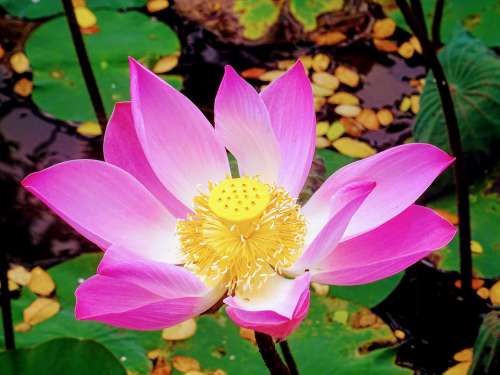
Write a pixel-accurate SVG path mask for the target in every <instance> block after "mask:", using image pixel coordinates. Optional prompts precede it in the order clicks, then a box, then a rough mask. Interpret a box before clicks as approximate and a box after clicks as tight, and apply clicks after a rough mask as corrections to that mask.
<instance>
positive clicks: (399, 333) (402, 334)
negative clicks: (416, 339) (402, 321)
mask: <svg viewBox="0 0 500 375" xmlns="http://www.w3.org/2000/svg"><path fill="white" fill-rule="evenodd" d="M394 336H396V338H398V339H400V340H404V339H405V337H406V333H405V331H402V330H400V329H397V330H395V331H394Z"/></svg>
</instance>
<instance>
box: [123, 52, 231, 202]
mask: <svg viewBox="0 0 500 375" xmlns="http://www.w3.org/2000/svg"><path fill="white" fill-rule="evenodd" d="M130 80H131V82H130V90H131V96H132V114H133V117H134V123H135V127H136V131H137V136H138V138H139V141H140V142H141V144H142V148H143V150H144V153H145V155H146V158H147V159H148V161H149V164H150V165H151V167H152V168H153V170H154V172H155V174H156V176H158V178H159V179H160V181H161V182H162V183H163V185H164V186H165V187H166V188H167V190H168V191H170V192H171V193H172V194H174V195H175V196H176V197H177V199H179V201H181V202H182V203H184V204H185V205H186V206H187V207H192V204H193V202H192V200H193V197H194V196H196V195H198V194H199V192H198V190H197V188H198V187H200V188H202V189H206V188H207V183H208V181H209V180H211V181H213V182H218V181H220V180H222V179H224V178H225V176H226V175H228V174H230V171H229V163H228V160H227V154H226V150H225V149H224V146H223V145H222V144H221V143H219V142H218V140H217V139H216V137H215V132H214V129H213V127H212V125H210V123H209V122H208V120H207V119H206V118H205V116H203V114H202V113H201V112H200V110H199V109H198V108H196V107H195V106H194V104H193V103H191V101H190V100H189V99H188V98H186V97H185V96H184V95H182V94H181V93H180V92H179V91H177V90H176V89H174V88H173V87H172V86H170V85H169V84H167V83H166V82H164V81H163V80H162V79H161V78H159V77H157V76H156V75H155V74H154V73H152V72H150V71H149V70H147V69H146V68H144V67H143V66H142V65H140V64H139V63H138V62H136V61H135V60H133V59H132V58H131V59H130Z"/></svg>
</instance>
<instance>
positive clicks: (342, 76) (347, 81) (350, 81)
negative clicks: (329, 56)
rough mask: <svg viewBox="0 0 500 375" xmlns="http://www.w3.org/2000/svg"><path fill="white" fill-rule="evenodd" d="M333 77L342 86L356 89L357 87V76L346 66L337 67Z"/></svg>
mask: <svg viewBox="0 0 500 375" xmlns="http://www.w3.org/2000/svg"><path fill="white" fill-rule="evenodd" d="M335 76H336V77H337V78H338V79H339V81H340V82H341V83H343V84H344V85H347V86H350V87H356V86H358V85H359V80H360V78H359V74H358V73H357V72H356V71H354V70H352V69H350V68H348V67H346V66H342V65H341V66H339V67H337V69H335Z"/></svg>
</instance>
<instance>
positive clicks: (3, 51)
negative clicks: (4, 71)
mask: <svg viewBox="0 0 500 375" xmlns="http://www.w3.org/2000/svg"><path fill="white" fill-rule="evenodd" d="M4 56H5V50H4V49H3V47H2V45H1V44H0V59H2V58H3V57H4Z"/></svg>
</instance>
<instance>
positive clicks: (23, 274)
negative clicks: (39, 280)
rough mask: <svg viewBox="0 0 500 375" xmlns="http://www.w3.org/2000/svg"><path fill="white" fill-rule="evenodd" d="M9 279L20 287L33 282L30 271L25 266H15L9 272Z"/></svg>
mask: <svg viewBox="0 0 500 375" xmlns="http://www.w3.org/2000/svg"><path fill="white" fill-rule="evenodd" d="M7 277H8V278H9V280H12V281H14V282H15V283H16V284H19V285H23V286H24V285H27V284H28V283H29V282H30V280H31V272H30V271H28V270H27V269H26V268H24V267H23V266H13V267H12V268H11V269H10V270H8V271H7Z"/></svg>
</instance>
